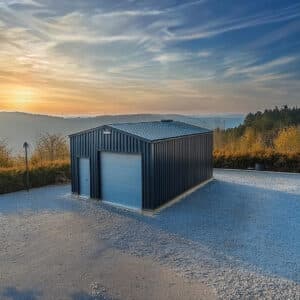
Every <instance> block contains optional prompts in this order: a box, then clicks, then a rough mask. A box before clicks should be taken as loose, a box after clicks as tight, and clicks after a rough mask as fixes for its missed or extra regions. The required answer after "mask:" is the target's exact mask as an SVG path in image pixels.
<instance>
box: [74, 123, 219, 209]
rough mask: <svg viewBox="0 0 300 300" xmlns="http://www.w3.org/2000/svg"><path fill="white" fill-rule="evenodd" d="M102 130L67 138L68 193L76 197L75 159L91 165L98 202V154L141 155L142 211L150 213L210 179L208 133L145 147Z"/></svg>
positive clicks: (128, 138) (76, 167) (210, 154)
mask: <svg viewBox="0 0 300 300" xmlns="http://www.w3.org/2000/svg"><path fill="white" fill-rule="evenodd" d="M104 128H105V127H102V128H96V129H95V130H92V131H87V132H83V133H80V134H77V135H72V136H71V137H70V149H71V172H72V192H73V193H79V174H78V158H79V157H89V158H90V163H91V197H92V198H99V199H101V187H100V182H101V181H100V155H99V151H112V152H125V153H140V154H142V179H143V208H144V209H154V208H157V207H158V206H160V205H162V204H164V203H166V202H168V201H169V200H171V199H172V198H174V197H176V196H178V195H180V194H181V193H183V192H184V191H186V190H188V189H190V188H191V187H193V186H195V185H197V184H199V183H201V182H202V181H205V180H207V179H209V178H211V177H212V170H213V169H212V146H213V144H212V143H213V141H212V133H206V134H200V135H193V136H187V137H181V138H176V139H169V140H163V141H160V142H155V143H148V142H146V141H143V140H140V139H138V138H137V137H134V136H131V135H130V134H126V133H123V132H120V131H118V130H114V129H110V130H111V134H109V135H107V134H103V130H104Z"/></svg>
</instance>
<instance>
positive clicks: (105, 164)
mask: <svg viewBox="0 0 300 300" xmlns="http://www.w3.org/2000/svg"><path fill="white" fill-rule="evenodd" d="M100 169H101V188H102V199H103V200H106V201H109V202H113V203H116V204H119V205H124V206H128V207H133V208H139V209H140V208H141V207H142V175H141V155H136V154H125V153H110V152H102V153H101V165H100Z"/></svg>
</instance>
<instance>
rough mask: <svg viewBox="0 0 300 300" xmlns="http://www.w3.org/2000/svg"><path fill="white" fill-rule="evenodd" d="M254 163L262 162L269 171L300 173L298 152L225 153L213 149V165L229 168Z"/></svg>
mask: <svg viewBox="0 0 300 300" xmlns="http://www.w3.org/2000/svg"><path fill="white" fill-rule="evenodd" d="M255 163H261V164H264V166H265V169H266V170H269V171H281V172H296V173H300V153H293V154H286V153H278V152H274V151H263V152H255V153H238V152H236V153H234V152H233V153H226V152H224V151H214V167H215V168H229V169H248V168H254V166H255Z"/></svg>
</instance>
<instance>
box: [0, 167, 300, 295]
mask: <svg viewBox="0 0 300 300" xmlns="http://www.w3.org/2000/svg"><path fill="white" fill-rule="evenodd" d="M214 177H215V180H214V181H212V182H210V183H209V184H207V185H206V186H204V187H203V188H201V189H199V190H197V191H196V192H194V193H193V194H191V195H189V196H188V197H186V198H185V199H184V200H183V201H181V202H178V203H177V204H175V205H173V206H171V207H169V208H167V209H165V210H163V211H161V212H159V213H157V214H155V215H154V216H144V215H139V214H136V213H133V212H129V211H124V210H120V209H117V208H114V207H110V206H108V205H105V204H103V203H101V202H99V201H96V200H82V199H78V198H77V197H75V196H71V194H70V187H69V186H50V187H45V188H40V189H34V190H32V191H30V192H29V193H27V192H18V193H13V194H8V195H2V196H0V227H1V230H0V299H13V300H16V299H19V300H20V299H22V300H24V299H26V300H36V299H73V300H76V299H83V300H86V299H87V300H92V299H215V298H220V299H253V298H256V299H260V298H264V299H300V251H299V249H300V174H283V173H271V172H255V171H233V170H215V171H214Z"/></svg>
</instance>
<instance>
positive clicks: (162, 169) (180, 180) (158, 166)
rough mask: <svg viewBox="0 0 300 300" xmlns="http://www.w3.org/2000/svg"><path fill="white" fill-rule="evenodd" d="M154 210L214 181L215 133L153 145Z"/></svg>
mask: <svg viewBox="0 0 300 300" xmlns="http://www.w3.org/2000/svg"><path fill="white" fill-rule="evenodd" d="M153 159H154V165H153V168H154V173H153V174H154V186H153V195H152V201H151V207H150V208H151V209H154V208H156V207H158V206H161V205H163V204H165V203H166V202H168V201H169V200H171V199H173V198H175V197H176V196H178V195H180V194H182V193H183V192H185V191H186V190H188V189H190V188H192V187H194V186H196V185H198V184H199V183H201V182H203V181H205V180H207V179H209V178H211V177H212V133H207V134H202V135H197V136H188V137H184V138H178V139H173V140H168V141H162V142H159V143H155V144H154V154H153Z"/></svg>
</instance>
